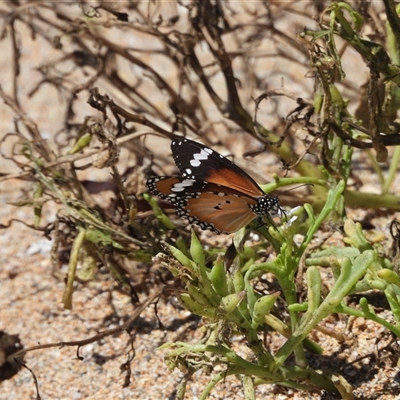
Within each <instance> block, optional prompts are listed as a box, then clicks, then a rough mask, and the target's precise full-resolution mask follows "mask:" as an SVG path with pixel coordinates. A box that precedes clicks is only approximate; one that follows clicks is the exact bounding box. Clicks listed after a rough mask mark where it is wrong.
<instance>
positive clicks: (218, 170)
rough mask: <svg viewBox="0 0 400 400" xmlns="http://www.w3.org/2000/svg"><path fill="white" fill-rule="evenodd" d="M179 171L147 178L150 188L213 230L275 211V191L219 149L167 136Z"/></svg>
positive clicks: (193, 220)
mask: <svg viewBox="0 0 400 400" xmlns="http://www.w3.org/2000/svg"><path fill="white" fill-rule="evenodd" d="M171 150H172V156H173V158H174V161H175V163H176V166H177V167H178V169H179V171H180V172H181V174H182V176H157V177H152V178H149V179H148V180H147V181H146V186H147V188H148V189H149V191H150V192H151V193H152V194H154V195H156V196H158V197H160V198H161V199H162V200H167V201H169V202H170V203H172V205H173V206H174V207H175V208H176V211H177V213H178V215H179V216H180V217H182V218H186V219H187V220H188V221H189V223H191V224H197V225H199V226H200V228H202V229H208V230H210V231H212V232H214V233H216V234H220V233H233V232H236V231H238V230H239V229H240V228H242V227H244V226H246V225H247V224H249V223H250V222H251V221H252V220H253V219H254V218H256V217H257V216H258V217H262V216H264V215H267V216H268V217H269V216H271V215H276V214H279V212H280V211H281V208H280V206H279V201H278V198H277V197H274V196H268V195H266V194H264V192H263V191H262V190H261V188H260V187H259V186H258V184H257V183H256V182H255V181H254V179H253V178H251V177H250V176H249V175H248V174H247V173H246V172H244V171H243V170H242V169H240V168H239V167H238V166H237V165H235V164H234V163H233V162H232V161H230V160H228V159H227V158H225V157H224V156H222V155H221V154H219V153H217V152H216V151H214V150H212V149H210V148H209V147H206V146H204V145H203V144H201V143H198V142H195V141H193V140H189V139H186V138H176V139H174V140H173V141H172V142H171Z"/></svg>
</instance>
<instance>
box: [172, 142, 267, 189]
mask: <svg viewBox="0 0 400 400" xmlns="http://www.w3.org/2000/svg"><path fill="white" fill-rule="evenodd" d="M171 150H172V156H173V157H174V160H175V163H176V166H177V167H178V169H179V170H180V171H181V173H182V175H183V176H184V177H186V178H190V179H196V180H204V181H208V182H211V183H215V184H218V185H221V186H225V187H229V188H233V189H235V190H236V191H238V192H241V193H244V194H246V195H247V196H250V197H257V196H262V195H263V191H262V190H261V189H260V187H259V186H258V185H257V183H256V182H255V181H254V179H253V178H252V177H250V175H248V174H247V173H246V172H244V171H243V170H242V169H240V168H239V167H238V166H237V165H235V164H234V163H233V162H232V161H230V160H228V159H227V158H226V157H224V156H222V155H221V154H219V153H217V152H216V151H214V150H212V149H210V148H209V147H207V146H204V145H203V144H201V143H198V142H195V141H193V140H189V139H185V138H178V139H174V140H173V141H172V142H171Z"/></svg>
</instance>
